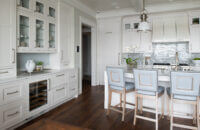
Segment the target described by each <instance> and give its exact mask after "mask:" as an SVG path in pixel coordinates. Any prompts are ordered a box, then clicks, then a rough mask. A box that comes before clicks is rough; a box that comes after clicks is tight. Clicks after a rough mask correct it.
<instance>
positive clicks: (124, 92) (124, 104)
mask: <svg viewBox="0 0 200 130" xmlns="http://www.w3.org/2000/svg"><path fill="white" fill-rule="evenodd" d="M123 95H124V102H123V112H122V121H124V116H125V111H126V90H125V89H124V91H123Z"/></svg>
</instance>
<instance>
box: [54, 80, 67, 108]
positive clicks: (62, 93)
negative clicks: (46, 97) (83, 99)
mask: <svg viewBox="0 0 200 130" xmlns="http://www.w3.org/2000/svg"><path fill="white" fill-rule="evenodd" d="M67 92H68V91H67V84H66V83H65V84H62V85H60V86H58V87H56V88H55V89H54V90H52V96H53V97H52V100H53V105H56V104H58V103H60V102H62V101H64V100H65V99H66V97H67Z"/></svg>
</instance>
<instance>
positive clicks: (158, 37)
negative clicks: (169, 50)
mask: <svg viewBox="0 0 200 130" xmlns="http://www.w3.org/2000/svg"><path fill="white" fill-rule="evenodd" d="M163 23H164V21H163V19H162V18H154V19H153V37H152V42H163V40H164V24H163Z"/></svg>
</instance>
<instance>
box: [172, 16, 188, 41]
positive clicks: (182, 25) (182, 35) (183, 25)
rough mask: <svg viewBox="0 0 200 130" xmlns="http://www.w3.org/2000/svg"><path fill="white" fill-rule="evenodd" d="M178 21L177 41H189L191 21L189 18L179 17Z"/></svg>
mask: <svg viewBox="0 0 200 130" xmlns="http://www.w3.org/2000/svg"><path fill="white" fill-rule="evenodd" d="M175 19H176V31H177V37H176V38H177V41H189V40H190V34H189V20H188V16H187V15H185V16H178V17H176V18H175Z"/></svg>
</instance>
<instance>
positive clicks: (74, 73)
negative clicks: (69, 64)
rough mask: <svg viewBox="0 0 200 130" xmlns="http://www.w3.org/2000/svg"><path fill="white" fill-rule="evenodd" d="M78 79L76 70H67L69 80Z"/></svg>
mask: <svg viewBox="0 0 200 130" xmlns="http://www.w3.org/2000/svg"><path fill="white" fill-rule="evenodd" d="M76 80H78V72H77V71H76V70H73V71H70V72H69V81H70V82H74V81H76Z"/></svg>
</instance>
